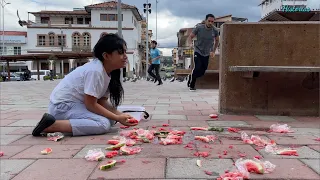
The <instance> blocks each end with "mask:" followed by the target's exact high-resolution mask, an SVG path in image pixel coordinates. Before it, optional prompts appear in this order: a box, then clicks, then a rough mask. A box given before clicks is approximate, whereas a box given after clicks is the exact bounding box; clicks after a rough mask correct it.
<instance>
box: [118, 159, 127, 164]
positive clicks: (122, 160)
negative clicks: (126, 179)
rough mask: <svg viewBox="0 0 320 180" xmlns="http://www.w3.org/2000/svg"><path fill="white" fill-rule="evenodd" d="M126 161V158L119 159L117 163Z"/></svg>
mask: <svg viewBox="0 0 320 180" xmlns="http://www.w3.org/2000/svg"><path fill="white" fill-rule="evenodd" d="M125 162H126V160H124V159H120V160H117V163H125Z"/></svg>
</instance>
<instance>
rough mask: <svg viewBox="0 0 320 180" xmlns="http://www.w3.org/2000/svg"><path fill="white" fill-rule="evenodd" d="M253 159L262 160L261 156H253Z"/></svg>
mask: <svg viewBox="0 0 320 180" xmlns="http://www.w3.org/2000/svg"><path fill="white" fill-rule="evenodd" d="M254 158H256V159H262V157H261V156H254Z"/></svg>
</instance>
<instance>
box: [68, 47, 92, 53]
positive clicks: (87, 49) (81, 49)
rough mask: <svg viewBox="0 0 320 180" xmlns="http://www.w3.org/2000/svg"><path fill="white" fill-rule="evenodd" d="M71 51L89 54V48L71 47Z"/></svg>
mask: <svg viewBox="0 0 320 180" xmlns="http://www.w3.org/2000/svg"><path fill="white" fill-rule="evenodd" d="M72 51H74V52H90V51H91V47H90V46H72Z"/></svg>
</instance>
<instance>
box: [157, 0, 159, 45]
mask: <svg viewBox="0 0 320 180" xmlns="http://www.w3.org/2000/svg"><path fill="white" fill-rule="evenodd" d="M158 2H159V1H158V0H156V41H157V42H158Z"/></svg>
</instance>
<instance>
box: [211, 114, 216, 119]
mask: <svg viewBox="0 0 320 180" xmlns="http://www.w3.org/2000/svg"><path fill="white" fill-rule="evenodd" d="M209 117H210V118H212V119H215V118H218V115H217V114H210V115H209Z"/></svg>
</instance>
